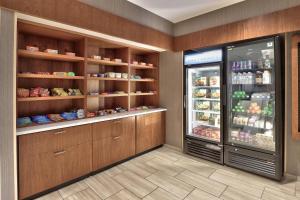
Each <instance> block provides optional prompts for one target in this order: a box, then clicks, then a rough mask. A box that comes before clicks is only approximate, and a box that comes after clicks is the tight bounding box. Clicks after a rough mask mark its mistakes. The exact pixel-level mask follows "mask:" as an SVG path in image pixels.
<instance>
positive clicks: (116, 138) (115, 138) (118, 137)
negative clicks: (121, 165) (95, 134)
mask: <svg viewBox="0 0 300 200" xmlns="http://www.w3.org/2000/svg"><path fill="white" fill-rule="evenodd" d="M120 137H121V136H117V137H114V138H113V139H114V140H118V139H120Z"/></svg>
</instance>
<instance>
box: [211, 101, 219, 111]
mask: <svg viewBox="0 0 300 200" xmlns="http://www.w3.org/2000/svg"><path fill="white" fill-rule="evenodd" d="M211 109H212V110H213V111H220V110H221V104H220V102H212V106H211Z"/></svg>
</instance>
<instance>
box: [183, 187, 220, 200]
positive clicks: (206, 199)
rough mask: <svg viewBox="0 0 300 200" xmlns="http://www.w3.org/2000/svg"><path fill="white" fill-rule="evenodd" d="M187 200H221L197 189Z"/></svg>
mask: <svg viewBox="0 0 300 200" xmlns="http://www.w3.org/2000/svg"><path fill="white" fill-rule="evenodd" d="M185 200H219V198H217V197H215V196H213V195H211V194H208V193H206V192H204V191H202V190H198V189H195V190H194V191H193V192H191V193H190V194H189V195H188V196H187V197H186V198H185Z"/></svg>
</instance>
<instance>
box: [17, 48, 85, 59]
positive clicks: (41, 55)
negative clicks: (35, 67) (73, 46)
mask: <svg viewBox="0 0 300 200" xmlns="http://www.w3.org/2000/svg"><path fill="white" fill-rule="evenodd" d="M18 56H20V57H24V58H35V59H44V60H57V61H65V62H80V61H84V58H83V57H78V56H67V55H61V54H52V53H45V52H40V51H39V52H30V51H27V50H23V49H19V50H18Z"/></svg>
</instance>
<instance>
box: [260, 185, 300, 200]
mask: <svg viewBox="0 0 300 200" xmlns="http://www.w3.org/2000/svg"><path fill="white" fill-rule="evenodd" d="M262 200H300V198H298V197H296V196H292V195H288V194H286V193H284V192H280V191H278V190H273V189H271V188H266V189H265V190H264V192H263V195H262Z"/></svg>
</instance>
